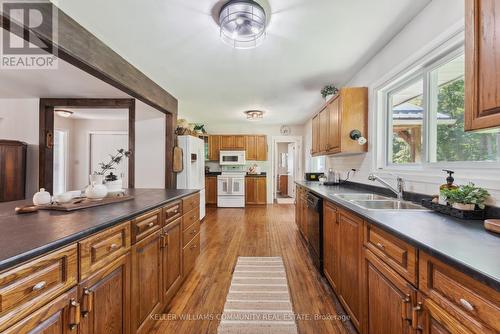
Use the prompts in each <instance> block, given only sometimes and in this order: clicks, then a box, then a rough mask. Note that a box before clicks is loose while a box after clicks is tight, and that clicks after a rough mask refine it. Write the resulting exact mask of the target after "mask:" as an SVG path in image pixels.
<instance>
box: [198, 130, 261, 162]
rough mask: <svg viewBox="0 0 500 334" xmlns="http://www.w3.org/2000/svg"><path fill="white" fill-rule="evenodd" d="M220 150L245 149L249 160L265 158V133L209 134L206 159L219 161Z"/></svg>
mask: <svg viewBox="0 0 500 334" xmlns="http://www.w3.org/2000/svg"><path fill="white" fill-rule="evenodd" d="M221 150H228V151H229V150H233V151H245V152H246V159H247V160H250V161H266V160H267V136H266V135H210V136H209V137H208V160H210V161H219V152H220V151H221Z"/></svg>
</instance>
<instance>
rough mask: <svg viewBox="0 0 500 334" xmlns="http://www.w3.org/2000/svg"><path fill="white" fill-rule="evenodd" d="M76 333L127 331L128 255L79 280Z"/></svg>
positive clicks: (111, 333) (128, 304) (128, 297)
mask: <svg viewBox="0 0 500 334" xmlns="http://www.w3.org/2000/svg"><path fill="white" fill-rule="evenodd" d="M78 296H79V300H80V304H81V306H80V307H81V311H82V313H81V314H82V318H81V323H80V334H101V333H107V334H115V333H116V334H121V333H130V322H129V319H130V255H129V253H127V254H126V255H124V256H122V257H121V258H119V259H117V260H116V261H114V262H112V263H111V264H110V265H109V266H107V267H105V268H103V269H101V270H100V271H98V272H97V273H95V274H94V275H92V276H90V277H89V278H88V279H87V280H86V281H84V282H82V283H80V285H79V287H78Z"/></svg>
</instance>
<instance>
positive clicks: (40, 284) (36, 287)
mask: <svg viewBox="0 0 500 334" xmlns="http://www.w3.org/2000/svg"><path fill="white" fill-rule="evenodd" d="M46 286H47V282H45V281H41V282H38V283H36V284H35V285H34V286H33V288H32V289H31V290H33V291H40V290H42V289H43V288H45V287H46Z"/></svg>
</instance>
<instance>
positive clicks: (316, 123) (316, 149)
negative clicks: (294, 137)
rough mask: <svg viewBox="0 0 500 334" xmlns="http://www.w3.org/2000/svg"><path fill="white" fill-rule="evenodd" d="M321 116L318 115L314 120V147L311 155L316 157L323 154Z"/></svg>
mask: <svg viewBox="0 0 500 334" xmlns="http://www.w3.org/2000/svg"><path fill="white" fill-rule="evenodd" d="M319 120H320V118H319V115H316V116H314V117H313V119H312V147H311V154H312V155H316V154H318V153H320V152H321V149H320V141H319V136H320V135H319V133H320V123H319Z"/></svg>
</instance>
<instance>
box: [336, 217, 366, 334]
mask: <svg viewBox="0 0 500 334" xmlns="http://www.w3.org/2000/svg"><path fill="white" fill-rule="evenodd" d="M362 245H363V220H361V219H360V218H359V217H357V216H354V215H351V214H349V213H347V212H345V211H343V210H341V211H340V214H339V249H338V258H339V259H338V261H339V270H338V272H339V280H338V281H339V288H338V292H339V299H340V301H341V303H342V304H343V305H344V307H345V308H346V310H347V312H348V313H349V315H350V316H351V321H352V323H353V324H354V326H355V327H356V328H357V329H358V330H359V329H360V319H361V309H362V304H363V300H362V299H361V298H362V294H361V292H360V287H361V264H362V259H361V255H362V253H361V251H362Z"/></svg>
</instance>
